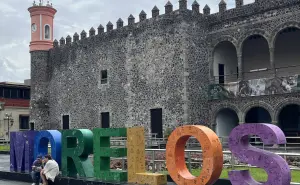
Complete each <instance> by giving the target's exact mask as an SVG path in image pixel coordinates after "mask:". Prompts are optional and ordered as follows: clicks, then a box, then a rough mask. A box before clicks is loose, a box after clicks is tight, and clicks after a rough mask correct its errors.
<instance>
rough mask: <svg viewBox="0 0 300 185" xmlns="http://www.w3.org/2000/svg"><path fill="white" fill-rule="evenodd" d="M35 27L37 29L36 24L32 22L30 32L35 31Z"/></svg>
mask: <svg viewBox="0 0 300 185" xmlns="http://www.w3.org/2000/svg"><path fill="white" fill-rule="evenodd" d="M36 29H37V26H36V24H34V23H33V24H32V25H31V31H32V32H36Z"/></svg>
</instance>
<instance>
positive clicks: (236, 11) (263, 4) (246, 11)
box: [53, 0, 300, 48]
mask: <svg viewBox="0 0 300 185" xmlns="http://www.w3.org/2000/svg"><path fill="white" fill-rule="evenodd" d="M178 3H179V9H178V10H174V9H173V8H174V7H173V4H172V3H171V2H170V1H168V2H167V3H166V4H165V6H164V7H165V10H164V11H165V12H164V14H160V10H159V9H158V7H157V6H154V7H153V9H152V10H151V13H152V16H151V18H148V17H147V14H146V12H145V11H143V10H142V11H141V12H140V14H139V22H136V20H135V17H134V16H133V15H132V14H131V15H129V17H128V18H127V25H124V24H125V23H124V21H123V20H122V19H121V18H119V19H118V20H117V21H116V28H114V24H113V23H112V22H110V21H109V22H108V23H107V25H106V27H104V26H102V25H101V24H100V25H99V27H98V28H97V31H98V34H96V30H95V29H94V28H91V29H90V30H89V37H93V36H97V38H98V37H103V38H106V37H108V35H109V34H114V35H118V33H119V35H125V36H126V35H128V34H129V33H131V32H132V31H133V30H134V29H138V30H139V31H140V30H141V29H143V26H140V25H145V24H149V21H150V22H151V21H156V22H159V21H164V20H165V21H167V20H175V19H177V17H180V15H181V12H186V13H185V15H187V16H190V17H192V18H193V19H194V20H196V21H199V22H201V21H202V22H203V21H204V22H205V23H207V24H208V25H209V24H218V23H222V22H223V21H226V20H230V19H233V18H237V17H246V16H251V15H253V14H258V13H261V12H265V11H268V10H272V9H277V8H280V7H287V6H293V5H299V6H300V0H264V1H260V0H256V1H255V2H254V3H251V4H247V5H244V0H235V3H236V7H235V8H232V9H227V3H226V0H220V3H219V11H218V12H217V13H213V14H211V8H210V7H209V5H208V4H206V5H205V6H204V8H203V10H202V11H203V13H200V4H199V3H198V2H197V0H195V1H194V2H193V3H192V6H191V9H188V7H187V3H188V1H187V0H178ZM203 15H204V16H203ZM203 17H204V19H203ZM164 18H166V19H164ZM173 18H174V19H173ZM105 29H106V31H105ZM89 37H88V36H87V33H86V32H85V31H84V30H83V31H82V32H81V34H80V36H79V35H78V34H77V33H75V34H74V36H73V42H72V38H71V37H70V36H68V37H67V38H66V41H62V40H60V41H59V42H57V40H55V41H54V42H53V45H54V47H55V48H57V47H60V46H61V45H67V46H72V45H73V43H77V42H80V41H81V40H84V39H86V38H89ZM110 38H112V37H110ZM65 42H66V43H65Z"/></svg>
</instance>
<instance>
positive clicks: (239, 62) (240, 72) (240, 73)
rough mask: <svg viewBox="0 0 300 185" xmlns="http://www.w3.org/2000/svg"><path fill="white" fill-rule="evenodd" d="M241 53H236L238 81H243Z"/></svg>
mask: <svg viewBox="0 0 300 185" xmlns="http://www.w3.org/2000/svg"><path fill="white" fill-rule="evenodd" d="M242 56H243V55H242V53H238V54H237V57H238V68H239V79H238V80H239V81H242V80H244V74H243V58H242Z"/></svg>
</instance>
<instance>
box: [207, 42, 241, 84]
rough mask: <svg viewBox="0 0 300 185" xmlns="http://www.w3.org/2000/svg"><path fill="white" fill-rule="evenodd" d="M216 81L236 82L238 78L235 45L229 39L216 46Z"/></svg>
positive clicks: (214, 54)
mask: <svg viewBox="0 0 300 185" xmlns="http://www.w3.org/2000/svg"><path fill="white" fill-rule="evenodd" d="M213 56H214V64H213V69H214V77H215V83H219V84H224V83H228V82H236V81H237V79H238V68H237V67H238V61H237V53H236V48H235V46H234V45H233V44H232V43H231V42H229V41H223V42H220V43H219V44H218V45H217V46H216V47H215V48H214V53H213Z"/></svg>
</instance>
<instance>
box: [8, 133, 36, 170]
mask: <svg viewBox="0 0 300 185" xmlns="http://www.w3.org/2000/svg"><path fill="white" fill-rule="evenodd" d="M37 133H38V132H36V131H27V132H11V133H10V170H11V171H15V172H24V171H25V172H30V171H31V165H32V163H33V160H34V158H33V155H34V151H33V148H34V137H35V135H36V134H37Z"/></svg>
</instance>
